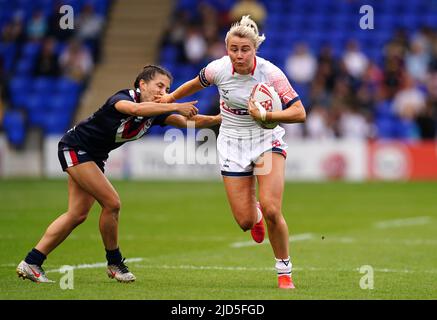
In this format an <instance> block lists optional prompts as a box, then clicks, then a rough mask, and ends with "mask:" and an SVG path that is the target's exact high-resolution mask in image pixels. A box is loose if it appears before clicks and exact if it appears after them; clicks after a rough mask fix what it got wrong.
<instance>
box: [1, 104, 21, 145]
mask: <svg viewBox="0 0 437 320" xmlns="http://www.w3.org/2000/svg"><path fill="white" fill-rule="evenodd" d="M3 127H4V128H5V131H6V136H7V138H8V141H9V142H10V143H11V144H12V145H14V146H16V147H20V146H22V145H23V144H24V142H25V139H26V119H25V116H24V114H23V113H22V112H20V111H8V110H7V111H6V112H5V114H4V118H3Z"/></svg>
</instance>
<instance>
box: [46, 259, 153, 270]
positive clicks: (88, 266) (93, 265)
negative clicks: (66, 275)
mask: <svg viewBox="0 0 437 320" xmlns="http://www.w3.org/2000/svg"><path fill="white" fill-rule="evenodd" d="M143 260H145V259H144V258H130V259H126V260H125V262H140V261H143ZM107 264H108V263H107V262H97V263H91V264H78V265H76V266H69V267H71V269H96V268H105V267H106V265H107ZM60 271H61V268H58V269H51V270H47V271H46V273H49V272H60Z"/></svg>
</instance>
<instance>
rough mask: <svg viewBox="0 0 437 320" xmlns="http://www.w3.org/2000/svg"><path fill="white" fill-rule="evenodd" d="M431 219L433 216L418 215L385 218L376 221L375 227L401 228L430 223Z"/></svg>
mask: <svg viewBox="0 0 437 320" xmlns="http://www.w3.org/2000/svg"><path fill="white" fill-rule="evenodd" d="M430 221H431V217H428V216H425V217H416V218H406V219H395V220H385V221H380V222H377V223H375V228H377V229H387V228H400V227H409V226H418V225H424V224H428V223H429V222H430Z"/></svg>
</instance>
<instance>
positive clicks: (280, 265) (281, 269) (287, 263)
mask: <svg viewBox="0 0 437 320" xmlns="http://www.w3.org/2000/svg"><path fill="white" fill-rule="evenodd" d="M275 260H276V265H275V267H276V271H277V272H278V277H279V276H283V275H289V276H291V269H292V267H293V264H292V263H291V260H290V256H289V257H288V258H287V259H278V258H275Z"/></svg>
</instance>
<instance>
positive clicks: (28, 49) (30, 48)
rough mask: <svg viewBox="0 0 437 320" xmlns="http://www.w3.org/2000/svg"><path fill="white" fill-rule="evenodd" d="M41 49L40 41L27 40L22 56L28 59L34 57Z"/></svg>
mask: <svg viewBox="0 0 437 320" xmlns="http://www.w3.org/2000/svg"><path fill="white" fill-rule="evenodd" d="M40 49H41V43H39V42H27V43H26V44H25V45H24V47H23V49H22V51H21V52H22V56H23V57H25V58H26V59H33V58H34V57H35V56H36V55H37V54H38V53H39V50H40Z"/></svg>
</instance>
